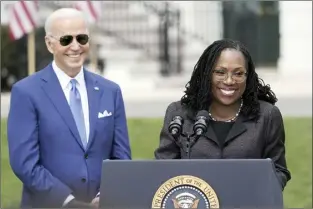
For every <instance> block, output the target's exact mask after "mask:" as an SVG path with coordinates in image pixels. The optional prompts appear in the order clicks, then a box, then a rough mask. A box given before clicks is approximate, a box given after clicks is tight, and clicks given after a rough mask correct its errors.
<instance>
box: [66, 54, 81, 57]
mask: <svg viewBox="0 0 313 209" xmlns="http://www.w3.org/2000/svg"><path fill="white" fill-rule="evenodd" d="M68 56H69V57H72V58H76V57H79V54H71V55H68Z"/></svg>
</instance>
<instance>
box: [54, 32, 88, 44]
mask: <svg viewBox="0 0 313 209" xmlns="http://www.w3.org/2000/svg"><path fill="white" fill-rule="evenodd" d="M75 38H76V41H77V42H78V43H79V44H81V45H85V44H87V43H88V41H89V36H88V35H87V34H79V35H77V36H75ZM73 40H74V36H72V35H65V36H62V37H61V38H60V40H59V41H60V44H61V45H62V46H68V45H69V44H71V43H72V42H73Z"/></svg>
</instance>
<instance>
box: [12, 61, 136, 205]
mask: <svg viewBox="0 0 313 209" xmlns="http://www.w3.org/2000/svg"><path fill="white" fill-rule="evenodd" d="M84 71H85V72H84V75H85V81H86V87H87V94H88V102H89V115H90V118H89V120H90V135H89V141H88V145H87V148H86V150H84V148H83V146H82V143H81V140H80V137H79V133H78V130H77V128H76V125H75V121H74V119H73V116H72V113H71V110H70V107H69V105H68V103H67V100H66V98H65V95H64V93H63V90H62V89H61V86H60V83H59V81H58V79H57V77H56V75H55V73H54V71H53V69H52V66H51V64H50V65H48V66H47V67H46V68H44V69H43V70H41V71H39V72H37V73H35V74H33V75H31V76H29V77H27V78H25V79H22V80H20V81H19V82H17V83H16V84H15V85H14V86H13V88H12V91H11V104H10V112H9V117H8V145H9V154H10V163H11V167H12V169H13V172H14V173H15V175H16V176H17V177H18V178H19V179H20V180H21V181H22V182H23V193H22V201H21V207H37V208H48V207H54V208H57V207H61V206H62V204H63V202H64V200H65V199H66V197H67V196H68V195H69V194H73V195H74V196H75V197H76V198H77V199H79V200H82V201H88V202H89V201H91V200H92V199H93V198H94V197H95V196H96V195H97V193H98V192H99V189H100V178H101V165H102V161H103V160H104V159H131V151H130V145H129V138H128V131H127V122H126V116H125V109H124V102H123V98H122V94H121V90H120V88H119V86H118V85H117V84H115V83H113V82H111V81H109V80H106V79H104V78H103V77H101V76H98V75H96V74H93V73H91V72H88V71H86V70H84ZM104 110H107V111H108V112H111V113H112V115H111V116H109V117H104V118H98V113H99V112H102V113H103V111H104ZM106 172H110V171H106Z"/></svg>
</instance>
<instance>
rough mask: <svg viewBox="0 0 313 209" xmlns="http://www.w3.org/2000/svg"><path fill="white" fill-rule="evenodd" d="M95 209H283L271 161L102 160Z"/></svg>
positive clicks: (280, 193)
mask: <svg viewBox="0 0 313 209" xmlns="http://www.w3.org/2000/svg"><path fill="white" fill-rule="evenodd" d="M100 192H101V194H100V195H101V196H100V208H110V209H114V208H116V209H126V208H127V209H149V208H150V209H151V208H171V209H174V208H199V209H205V208H225V209H228V208H229V209H233V208H240V209H242V208H247V209H253V208H273V209H283V195H282V188H281V186H280V183H279V180H278V178H277V176H276V173H275V170H274V166H273V164H272V161H271V160H270V159H255V160H254V159H215V160H129V161H128V160H105V161H103V164H102V176H101V187H100Z"/></svg>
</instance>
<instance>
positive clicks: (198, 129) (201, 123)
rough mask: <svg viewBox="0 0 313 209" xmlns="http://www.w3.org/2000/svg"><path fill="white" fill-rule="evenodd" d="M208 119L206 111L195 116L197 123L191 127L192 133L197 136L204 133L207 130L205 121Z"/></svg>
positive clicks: (201, 111)
mask: <svg viewBox="0 0 313 209" xmlns="http://www.w3.org/2000/svg"><path fill="white" fill-rule="evenodd" d="M209 117H210V115H209V113H208V111H206V110H200V111H199V112H198V114H197V116H196V120H197V122H196V123H195V124H194V126H193V131H194V133H195V134H196V135H197V136H201V135H202V134H204V133H206V131H207V129H208V125H207V120H208V118H209Z"/></svg>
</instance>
